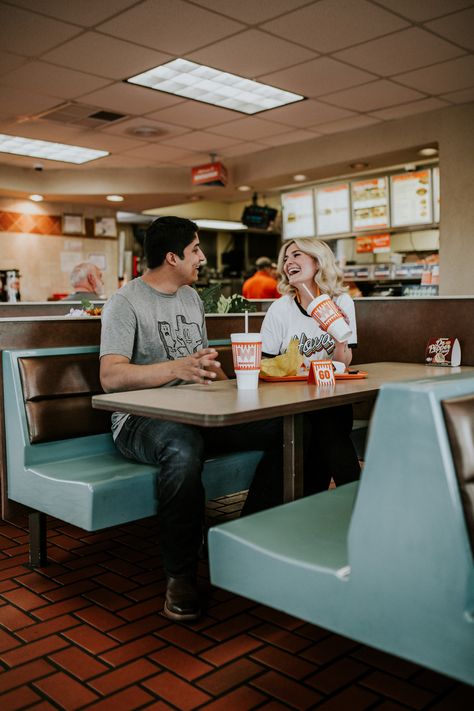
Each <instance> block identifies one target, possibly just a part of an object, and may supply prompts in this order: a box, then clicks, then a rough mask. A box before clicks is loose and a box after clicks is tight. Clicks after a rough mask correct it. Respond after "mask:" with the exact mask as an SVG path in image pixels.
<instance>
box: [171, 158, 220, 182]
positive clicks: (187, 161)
mask: <svg viewBox="0 0 474 711" xmlns="http://www.w3.org/2000/svg"><path fill="white" fill-rule="evenodd" d="M220 157H221V154H220V153H219V155H218V158H220ZM208 162H209V153H188V154H187V155H186V156H183V158H176V160H174V161H173V163H174V164H175V165H184V166H189V167H192V166H193V165H205V164H206V163H208ZM203 187H204V186H203Z"/></svg>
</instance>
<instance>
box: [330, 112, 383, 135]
mask: <svg viewBox="0 0 474 711" xmlns="http://www.w3.org/2000/svg"><path fill="white" fill-rule="evenodd" d="M374 123H380V121H377V119H375V118H371V117H370V116H351V117H350V118H346V119H342V121H331V123H320V124H318V125H317V126H316V128H317V130H318V131H321V133H340V132H341V131H353V130H354V129H356V128H363V127H364V126H370V125H371V124H374Z"/></svg>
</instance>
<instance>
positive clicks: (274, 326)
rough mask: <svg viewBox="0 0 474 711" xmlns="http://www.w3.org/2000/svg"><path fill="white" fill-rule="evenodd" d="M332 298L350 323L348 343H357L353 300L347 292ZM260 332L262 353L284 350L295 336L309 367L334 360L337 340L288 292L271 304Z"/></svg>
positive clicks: (274, 352)
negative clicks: (312, 363) (311, 363)
mask: <svg viewBox="0 0 474 711" xmlns="http://www.w3.org/2000/svg"><path fill="white" fill-rule="evenodd" d="M333 301H334V302H335V303H336V304H337V306H338V307H339V308H340V310H341V311H342V312H343V313H344V315H345V316H346V319H347V321H348V322H349V326H350V328H351V330H352V335H351V336H350V337H349V346H352V347H354V346H356V345H357V326H356V318H355V308H354V302H353V300H352V299H351V297H350V296H349V295H348V294H341V295H340V296H336V297H335V298H334V299H333ZM261 334H262V351H263V353H267V354H268V355H274V356H275V355H279V354H280V353H285V351H286V350H287V348H288V344H289V343H290V341H291V340H292V339H293V338H296V339H297V340H298V344H299V351H300V353H301V355H303V356H304V365H305V366H307V367H308V364H309V362H310V361H312V360H326V359H331V360H332V358H333V354H334V349H335V347H336V343H335V341H334V339H333V338H332V337H331V336H330V335H329V334H328V333H326V332H325V331H323V330H322V329H321V328H320V326H319V324H318V322H317V321H316V320H315V319H314V318H311V316H308V315H307V314H306V311H305V310H304V309H302V308H300V306H299V304H297V303H296V301H295V299H294V297H293V296H290V295H288V294H287V295H286V296H282V297H281V299H278V301H274V302H273V304H272V305H271V306H270V308H269V309H268V311H267V313H266V314H265V318H264V319H263V323H262V328H261Z"/></svg>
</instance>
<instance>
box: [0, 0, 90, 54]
mask: <svg viewBox="0 0 474 711" xmlns="http://www.w3.org/2000/svg"><path fill="white" fill-rule="evenodd" d="M80 31H81V30H80V28H79V27H74V26H73V25H66V24H65V23H64V22H58V21H57V20H52V19H49V18H46V17H43V16H42V15H37V14H36V13H33V12H28V11H27V10H21V9H19V8H16V7H11V6H10V5H3V3H2V21H1V23H0V47H1V48H2V50H10V51H12V52H18V53H19V54H25V55H27V56H29V57H33V56H35V55H38V54H41V53H42V52H46V51H47V50H48V49H51V48H52V47H55V46H56V45H58V44H61V42H65V41H66V40H68V39H70V38H71V37H74V35H77V34H79V32H80Z"/></svg>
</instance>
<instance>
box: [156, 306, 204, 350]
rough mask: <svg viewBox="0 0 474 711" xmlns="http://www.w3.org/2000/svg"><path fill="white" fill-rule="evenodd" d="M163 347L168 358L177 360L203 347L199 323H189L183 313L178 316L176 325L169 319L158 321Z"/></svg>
mask: <svg viewBox="0 0 474 711" xmlns="http://www.w3.org/2000/svg"><path fill="white" fill-rule="evenodd" d="M158 332H159V334H160V338H161V342H162V344H163V348H164V349H165V351H166V357H167V358H168V360H176V358H183V357H184V356H187V355H189V354H190V353H194V352H195V351H197V350H198V348H202V333H201V329H200V327H199V325H198V324H197V323H193V322H191V323H187V321H186V318H185V317H184V316H183V315H182V314H178V315H177V316H176V326H173V325H172V324H171V323H169V322H168V321H158Z"/></svg>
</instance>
